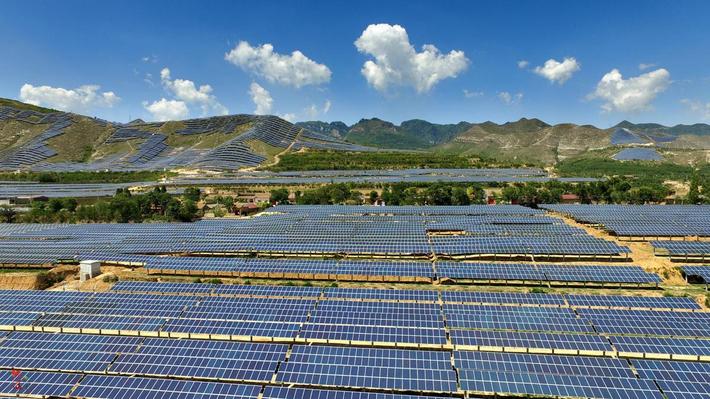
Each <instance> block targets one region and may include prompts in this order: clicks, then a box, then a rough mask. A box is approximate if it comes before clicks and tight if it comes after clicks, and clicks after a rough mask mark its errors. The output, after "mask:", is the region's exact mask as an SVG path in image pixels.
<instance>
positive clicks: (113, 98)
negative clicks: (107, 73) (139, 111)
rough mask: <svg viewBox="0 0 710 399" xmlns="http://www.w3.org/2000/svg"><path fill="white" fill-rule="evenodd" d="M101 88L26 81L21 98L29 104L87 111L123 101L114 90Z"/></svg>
mask: <svg viewBox="0 0 710 399" xmlns="http://www.w3.org/2000/svg"><path fill="white" fill-rule="evenodd" d="M100 88H101V87H100V86H98V85H83V86H81V87H79V88H76V89H64V88H61V87H51V86H33V85H31V84H29V83H25V84H24V85H22V87H21V88H20V100H22V101H24V102H26V103H28V104H33V105H37V106H45V107H50V108H55V109H58V110H61V111H72V112H85V111H88V110H89V109H91V108H93V107H104V108H111V107H113V106H114V105H115V104H117V103H118V102H119V101H121V98H120V97H118V96H117V95H116V93H114V92H112V91H106V92H103V93H99V92H98V91H99V89H100Z"/></svg>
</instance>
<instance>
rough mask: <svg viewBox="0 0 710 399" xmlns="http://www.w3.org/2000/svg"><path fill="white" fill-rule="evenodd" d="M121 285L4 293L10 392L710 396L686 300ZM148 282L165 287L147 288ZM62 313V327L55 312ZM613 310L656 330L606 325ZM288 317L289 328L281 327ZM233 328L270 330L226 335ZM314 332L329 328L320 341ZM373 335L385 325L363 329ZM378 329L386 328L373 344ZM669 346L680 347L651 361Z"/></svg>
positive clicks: (700, 318) (704, 353)
mask: <svg viewBox="0 0 710 399" xmlns="http://www.w3.org/2000/svg"><path fill="white" fill-rule="evenodd" d="M114 289H115V291H114V292H110V293H86V292H57V291H0V315H2V317H0V326H1V328H2V329H5V330H8V329H11V330H14V331H10V332H5V333H3V335H1V336H0V370H5V371H0V372H3V373H7V374H6V376H7V377H6V381H7V382H6V383H3V384H0V395H11V396H15V395H19V396H26V395H37V396H50V395H51V396H58V397H64V396H72V397H86V398H99V397H100V398H145V397H198V396H199V397H206V398H233V397H239V398H254V399H257V397H259V396H260V394H261V396H262V397H263V398H272V399H305V398H319V399H323V398H332V399H359V398H360V397H364V398H363V399H416V398H425V397H426V396H425V395H427V394H437V395H438V394H446V395H453V396H456V397H460V396H462V395H464V394H468V395H498V396H506V395H533V396H540V397H570V398H589V397H594V398H652V397H656V398H663V397H664V396H663V395H666V397H677V398H680V397H683V398H685V397H691V398H696V397H697V398H700V397H706V396H707V391H706V390H705V389H706V387H707V383H708V381H707V377H706V375H707V374H708V371H710V369H708V368H707V364H710V363H704V362H703V361H701V360H705V361H707V360H710V344H708V342H710V340H709V339H707V338H706V337H707V333H704V332H703V330H702V329H700V328H698V330H697V331H695V330H693V331H694V332H697V333H701V334H703V336H702V337H688V336H687V334H688V333H687V332H686V333H683V334H685V335H683V336H668V335H666V334H667V333H668V331H667V330H666V329H665V327H664V323H669V322H674V323H682V324H679V326H681V325H682V326H683V327H688V326H689V325H692V324H693V323H695V324H697V326H701V325H703V323H705V322H706V320H710V319H709V318H708V313H707V312H704V311H701V310H700V309H699V306H698V305H697V304H695V305H694V306H692V303H691V302H690V301H689V300H687V298H667V297H622V296H611V297H608V296H588V295H587V296H577V295H547V294H514V293H486V292H455V291H443V292H437V291H425V290H373V289H345V288H316V287H284V286H282V287H269V286H219V285H209V284H187V283H167V284H164V283H150V282H121V283H119V284H117V285H116V286H115V287H114ZM125 291H131V292H125ZM148 291H159V292H163V294H162V295H153V294H146V293H139V292H148ZM503 304H505V305H503ZM649 306H650V307H660V308H666V309H668V308H673V309H676V310H675V311H670V310H650V309H649V308H648V307H649ZM617 307H631V308H633V309H626V310H624V309H617ZM21 315H31V316H32V318H31V319H25V318H23V317H22V316H21ZM59 316H62V317H61V319H62V320H63V322H62V323H61V324H52V323H47V322H45V321H46V320H50V321H52V322H54V321H56V320H58V319H60V317H59ZM153 319H155V320H156V321H159V322H158V323H152V322H151V320H153ZM612 319H613V320H616V321H617V323H616V324H617V325H622V324H623V323H626V325H627V326H629V327H630V326H633V325H635V326H636V327H637V328H645V327H644V326H645V325H646V324H648V326H651V325H656V326H658V328H659V329H658V330H657V331H656V330H649V331H645V332H642V333H640V332H639V331H625V332H621V331H615V332H607V333H599V331H598V330H599V329H600V328H603V327H604V326H608V325H610V324H611V323H608V324H605V320H612ZM138 320H140V322H139V321H138ZM9 321H12V323H14V324H8V322H9ZM109 322H110V323H111V325H110V326H109V327H105V329H102V328H104V325H105V323H109ZM620 323H621V324H620ZM291 324H294V325H295V327H294V329H293V330H292V335H290V337H291V338H289V339H285V338H286V336H283V335H278V334H279V333H280V332H283V331H287V330H289V328H290V327H289V326H290V325H291ZM237 325H239V326H240V327H239V328H241V329H242V330H243V329H246V328H250V329H251V331H252V332H256V331H261V333H260V335H257V336H260V337H263V338H268V337H271V341H272V342H256V341H257V340H256V339H254V336H251V337H249V336H238V335H233V336H229V335H225V334H220V333H221V332H224V330H225V329H235V328H236V326H237ZM247 325H249V326H247ZM50 326H51V327H50ZM177 326H181V327H182V328H183V329H182V330H180V329H176V327H177ZM148 327H152V328H153V329H152V330H149V329H147V328H148ZM312 327H316V328H315V329H313V328H312ZM130 328H141V329H142V330H131V329H130ZM649 328H650V327H649ZM704 328H705V331H710V330H709V329H707V326H705V327H704ZM19 330H27V331H19ZM30 330H34V331H30ZM42 330H44V332H42ZM242 330H240V332H243V331H242ZM50 331H51V333H50ZM54 331H56V332H54ZM176 331H182V332H181V333H176ZM186 331H189V332H190V333H186ZM235 331H236V330H235ZM688 331H690V330H688ZM313 332H315V333H316V334H330V336H331V338H325V337H324V336H322V335H321V336H319V337H318V338H309V337H308V335H309V334H311V333H313ZM362 334H374V335H371V336H369V337H368V338H367V340H362V339H354V337H355V338H358V337H362ZM378 334H379V335H378ZM177 337H180V339H176V338H177ZM332 337H335V338H332ZM411 337H418V339H419V340H424V341H420V342H428V343H429V344H428V345H429V346H431V348H432V349H433V348H434V346H433V345H434V344H432V342H443V343H442V344H437V345H438V348H439V349H438V350H432V349H429V348H428V347H427V345H418V346H417V345H412V341H408V340H409V339H410V338H411ZM437 337H438V338H437ZM197 338H199V339H197ZM373 338H376V339H382V338H385V339H387V338H389V339H390V340H389V341H387V340H384V341H374V340H373V341H368V340H369V339H373ZM432 338H436V340H435V341H426V340H430V339H432ZM329 339H331V341H328V340H329ZM260 340H261V341H267V340H265V339H260ZM334 344H338V345H334ZM407 344H409V347H406V348H405V347H404V346H406V345H407ZM543 351H544V352H545V353H542V352H543ZM662 354H665V356H666V357H669V358H674V359H676V360H670V359H666V360H658V359H654V360H645V359H642V357H644V356H649V359H650V356H656V357H658V356H659V355H662ZM620 357H621V358H620ZM622 358H630V360H628V359H622ZM632 366H633V367H632ZM10 370H17V371H18V372H19V378H15V377H13V376H12V375H11V374H10ZM636 372H637V373H638V375H637V374H635V373H636ZM659 387H660V389H659ZM363 390H364V391H363ZM395 395H396V396H397V397H396V398H395V397H394V396H395ZM356 397H357V398H356Z"/></svg>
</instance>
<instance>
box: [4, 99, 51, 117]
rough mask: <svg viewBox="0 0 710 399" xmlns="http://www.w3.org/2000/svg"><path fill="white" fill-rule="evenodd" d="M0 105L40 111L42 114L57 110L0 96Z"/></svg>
mask: <svg viewBox="0 0 710 399" xmlns="http://www.w3.org/2000/svg"><path fill="white" fill-rule="evenodd" d="M0 106H7V107H12V108H16V109H25V110H30V111H35V112H40V113H43V114H48V113H50V112H59V111H57V110H56V109H51V108H44V107H38V106H36V105H32V104H27V103H23V102H19V101H15V100H10V99H9V98H0Z"/></svg>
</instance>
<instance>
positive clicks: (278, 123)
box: [0, 99, 710, 171]
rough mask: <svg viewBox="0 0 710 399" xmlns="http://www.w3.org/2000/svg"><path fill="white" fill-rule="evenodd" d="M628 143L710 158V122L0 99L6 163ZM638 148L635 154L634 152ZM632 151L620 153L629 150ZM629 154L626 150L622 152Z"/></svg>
mask: <svg viewBox="0 0 710 399" xmlns="http://www.w3.org/2000/svg"><path fill="white" fill-rule="evenodd" d="M622 147H655V149H656V150H657V151H658V152H659V154H660V155H659V157H660V158H661V159H664V160H667V161H671V162H675V163H680V164H696V163H700V162H708V160H709V159H710V125H706V124H695V125H677V126H673V127H666V126H662V125H658V124H650V123H645V124H633V123H630V122H628V121H623V122H621V123H619V124H618V125H617V126H615V127H613V128H609V129H599V128H596V127H594V126H591V125H575V124H570V123H563V124H557V125H549V124H547V123H545V122H543V121H541V120H539V119H526V118H523V119H520V120H518V121H515V122H508V123H503V124H497V123H494V122H483V123H471V122H459V123H456V124H436V123H431V122H427V121H424V120H420V119H413V120H409V121H405V122H402V123H401V124H400V125H395V124H393V123H391V122H387V121H384V120H381V119H377V118H373V119H362V120H360V121H359V122H358V123H356V124H354V125H352V126H348V125H346V124H345V123H343V122H330V123H326V122H319V121H311V122H301V123H297V124H292V123H290V122H287V121H285V120H283V119H281V118H279V117H277V116H267V115H229V116H217V117H210V118H200V119H190V120H184V121H168V122H150V123H147V122H144V121H143V120H140V119H136V120H133V121H131V122H130V123H125V124H124V123H115V122H109V121H104V120H101V119H97V118H92V117H87V116H83V115H78V114H74V113H67V112H61V111H56V110H51V109H47V108H41V107H36V106H34V105H30V104H25V103H21V102H18V101H14V100H8V99H0V170H4V171H14V170H163V169H202V170H218V171H219V170H234V169H240V168H251V167H257V166H263V165H268V164H272V163H274V162H276V161H277V160H278V159H279V157H280V156H281V155H283V154H286V153H289V152H295V151H314V150H327V151H376V150H387V149H391V150H399V151H402V150H411V151H437V152H443V153H450V154H455V155H462V156H467V157H487V158H493V159H498V160H501V161H516V162H520V163H528V164H535V165H553V164H555V163H557V162H559V161H561V160H565V159H569V158H577V157H588V156H595V157H603V158H613V157H614V156H615V155H616V154H618V153H619V151H621V150H622ZM635 153H636V152H631V154H635ZM625 156H626V154H624V157H625ZM623 159H626V158H623Z"/></svg>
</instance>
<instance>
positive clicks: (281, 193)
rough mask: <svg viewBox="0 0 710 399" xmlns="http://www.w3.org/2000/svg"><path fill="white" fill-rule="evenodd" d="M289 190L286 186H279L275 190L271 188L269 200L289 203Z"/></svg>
mask: <svg viewBox="0 0 710 399" xmlns="http://www.w3.org/2000/svg"><path fill="white" fill-rule="evenodd" d="M288 195H289V193H288V190H287V189H285V188H277V189H275V190H271V196H270V197H269V200H270V201H271V202H274V203H278V204H286V203H288Z"/></svg>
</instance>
